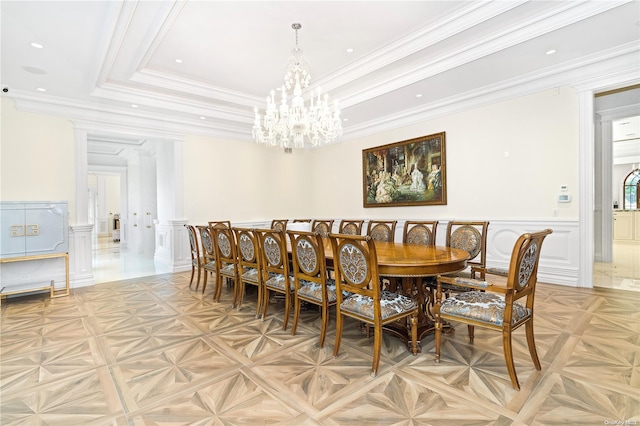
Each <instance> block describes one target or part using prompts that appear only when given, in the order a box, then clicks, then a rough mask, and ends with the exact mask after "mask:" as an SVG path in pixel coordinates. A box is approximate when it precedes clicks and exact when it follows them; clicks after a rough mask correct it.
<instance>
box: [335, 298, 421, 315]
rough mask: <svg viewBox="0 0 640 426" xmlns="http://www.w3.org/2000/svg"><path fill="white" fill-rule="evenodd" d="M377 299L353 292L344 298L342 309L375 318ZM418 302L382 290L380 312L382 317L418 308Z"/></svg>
mask: <svg viewBox="0 0 640 426" xmlns="http://www.w3.org/2000/svg"><path fill="white" fill-rule="evenodd" d="M374 305H375V300H374V299H373V298H371V297H369V296H363V295H361V294H352V295H350V296H348V297H347V298H345V299H343V301H342V303H341V304H340V309H342V311H344V312H350V313H353V314H356V315H361V316H363V317H366V318H369V319H371V320H373V318H374V313H373V311H374ZM417 307H418V305H417V303H416V302H414V301H413V300H411V299H410V298H408V297H407V296H403V295H401V294H396V293H391V292H388V291H382V292H381V293H380V308H381V309H380V314H381V316H382V319H383V320H384V319H387V318H389V317H391V316H394V315H397V314H400V313H403V312H406V311H410V310H412V309H416V308H417Z"/></svg>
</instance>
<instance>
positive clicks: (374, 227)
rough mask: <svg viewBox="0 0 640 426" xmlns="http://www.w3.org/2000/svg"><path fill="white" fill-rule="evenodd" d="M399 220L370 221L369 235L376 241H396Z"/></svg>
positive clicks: (368, 226)
mask: <svg viewBox="0 0 640 426" xmlns="http://www.w3.org/2000/svg"><path fill="white" fill-rule="evenodd" d="M397 223H398V221H397V220H370V221H369V224H368V225H367V235H369V236H370V237H371V238H372V239H373V240H374V241H386V242H389V243H392V242H394V241H395V237H396V236H395V234H396V224H397Z"/></svg>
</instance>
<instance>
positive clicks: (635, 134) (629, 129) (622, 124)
mask: <svg viewBox="0 0 640 426" xmlns="http://www.w3.org/2000/svg"><path fill="white" fill-rule="evenodd" d="M611 130H612V133H613V140H614V141H624V140H628V139H637V138H640V116H635V117H629V118H625V119H622V120H615V121H613V123H612V129H611Z"/></svg>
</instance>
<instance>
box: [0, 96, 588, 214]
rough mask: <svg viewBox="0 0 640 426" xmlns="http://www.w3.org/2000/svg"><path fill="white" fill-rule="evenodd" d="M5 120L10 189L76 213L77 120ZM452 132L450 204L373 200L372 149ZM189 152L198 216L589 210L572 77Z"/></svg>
mask: <svg viewBox="0 0 640 426" xmlns="http://www.w3.org/2000/svg"><path fill="white" fill-rule="evenodd" d="M1 124H2V140H1V143H2V144H1V150H0V155H1V157H0V158H1V162H2V163H1V164H2V172H1V179H2V182H1V189H2V194H1V199H2V200H6V201H9V200H69V202H70V206H69V211H70V212H74V211H75V206H74V204H75V159H74V155H75V148H74V136H73V126H72V124H71V123H70V122H69V121H68V120H65V119H62V118H57V117H49V116H44V115H38V114H30V113H24V112H17V111H16V110H15V107H14V105H13V102H12V101H11V100H10V99H7V98H3V100H2V120H1ZM441 131H445V132H446V137H447V140H446V157H447V193H448V204H447V205H445V206H423V207H396V208H367V209H364V208H363V207H362V149H365V148H370V147H374V146H379V145H383V144H388V143H393V142H397V141H402V140H406V139H410V138H414V137H418V136H422V135H428V134H432V133H437V132H441ZM505 152H509V157H508V158H505ZM183 158H184V214H185V218H186V219H187V220H188V221H189V222H191V223H204V222H207V221H209V220H214V219H230V220H233V221H234V222H251V221H261V220H270V219H272V218H294V217H318V218H324V217H326V218H343V217H356V218H357V217H362V218H399V219H402V218H405V219H410V218H435V219H452V218H460V219H462V218H493V219H499V218H506V219H509V218H551V217H553V216H554V214H557V216H558V218H570V219H576V218H577V217H578V102H577V95H576V93H575V91H574V90H573V89H571V88H568V87H563V88H560V90H559V92H558V93H555V92H554V91H544V92H540V93H537V94H533V95H529V96H525V97H520V98H517V99H513V100H509V101H506V102H501V103H497V104H493V105H488V106H485V107H482V108H477V109H474V110H469V111H466V112H462V113H458V114H453V115H449V116H446V117H441V118H437V119H433V120H430V121H426V122H424V123H421V124H419V125H413V126H410V127H405V128H402V129H396V130H393V131H389V132H386V133H381V134H378V135H374V136H369V137H366V138H361V139H358V140H354V141H347V142H343V143H339V144H336V145H332V146H329V147H325V148H322V149H317V150H312V151H294V153H293V154H285V153H284V152H283V151H282V149H279V148H267V147H263V146H256V145H255V144H253V143H247V142H238V141H230V140H222V139H216V138H208V137H201V136H186V137H185V139H184V143H183ZM560 185H567V186H568V188H569V191H568V192H569V193H570V194H571V195H572V202H571V203H567V204H559V203H557V201H556V198H557V195H558V193H559V192H560ZM554 211H555V212H554ZM70 223H72V224H73V223H75V222H74V220H73V218H71V220H70Z"/></svg>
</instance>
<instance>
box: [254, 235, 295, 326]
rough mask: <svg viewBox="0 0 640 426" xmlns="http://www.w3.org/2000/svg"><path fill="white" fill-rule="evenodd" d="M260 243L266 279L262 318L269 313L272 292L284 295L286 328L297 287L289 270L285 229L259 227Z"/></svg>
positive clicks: (283, 324)
mask: <svg viewBox="0 0 640 426" xmlns="http://www.w3.org/2000/svg"><path fill="white" fill-rule="evenodd" d="M255 232H256V234H258V239H259V244H260V247H262V250H260V252H261V254H262V272H263V273H262V276H263V279H264V294H263V297H262V300H261V301H260V303H262V319H263V320H264V318H265V316H266V315H267V308H268V306H269V296H270V292H272V291H273V292H276V293H279V294H282V295H283V296H284V320H283V321H282V329H283V330H286V329H287V325H288V323H289V315H290V313H291V302H292V300H293V297H294V296H293V293H294V290H295V287H294V285H293V277H292V276H291V274H290V271H289V255H288V253H287V239H286V234H285V231H284V229H281V230H278V229H257V230H256V231H255Z"/></svg>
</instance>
